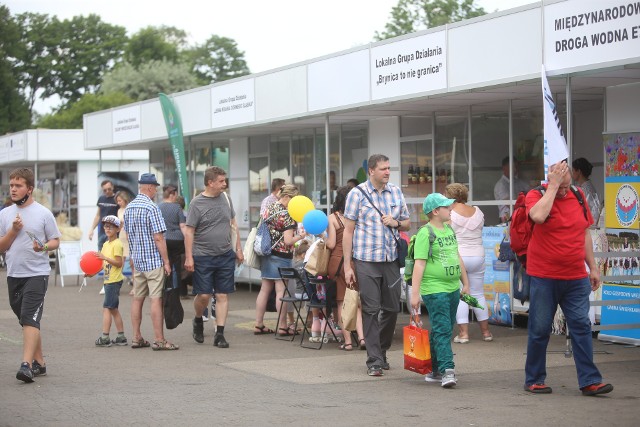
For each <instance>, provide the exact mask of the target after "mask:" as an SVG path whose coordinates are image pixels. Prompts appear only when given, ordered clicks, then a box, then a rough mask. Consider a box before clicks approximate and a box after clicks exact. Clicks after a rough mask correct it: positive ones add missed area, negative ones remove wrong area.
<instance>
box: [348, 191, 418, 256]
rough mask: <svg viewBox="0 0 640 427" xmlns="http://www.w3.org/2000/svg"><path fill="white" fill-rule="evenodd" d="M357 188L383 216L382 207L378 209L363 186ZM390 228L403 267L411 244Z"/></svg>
mask: <svg viewBox="0 0 640 427" xmlns="http://www.w3.org/2000/svg"><path fill="white" fill-rule="evenodd" d="M356 188H357V189H358V190H360V191H361V192H362V194H364V197H366V198H367V200H369V203H371V206H373V208H374V209H375V210H377V211H378V213H379V214H380V217H381V218H382V212H380V209H378V208H377V206H376V205H375V203H373V200H371V197H369V195H368V194H367V193H366V192H365V191H364V190H363V189H362V187H360V186H356ZM396 221H397V220H396ZM398 222H399V221H398ZM389 228H390V229H391V234H392V235H393V238H394V239H395V240H396V247H397V249H398V260H397V261H398V264H400V268H402V267H404V262H405V259H406V258H407V255H408V254H409V245H408V244H407V242H406V240H404V239H403V238H401V237H396V234H395V233H394V232H393V230H394V229H393V228H392V227H389Z"/></svg>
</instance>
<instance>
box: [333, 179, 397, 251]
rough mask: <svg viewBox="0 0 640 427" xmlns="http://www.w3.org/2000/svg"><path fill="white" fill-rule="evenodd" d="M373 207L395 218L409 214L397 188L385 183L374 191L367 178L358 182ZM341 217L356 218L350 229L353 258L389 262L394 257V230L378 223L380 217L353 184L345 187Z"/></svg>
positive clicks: (380, 221)
mask: <svg viewBox="0 0 640 427" xmlns="http://www.w3.org/2000/svg"><path fill="white" fill-rule="evenodd" d="M359 187H360V188H362V189H363V190H364V191H365V192H367V194H368V195H369V197H370V198H371V200H373V203H375V205H376V207H377V208H378V209H380V211H381V212H382V213H383V214H385V215H389V214H391V215H392V216H393V218H395V219H396V220H398V221H403V220H405V219H408V218H409V211H408V210H407V204H406V203H405V201H404V196H403V195H402V191H401V190H400V188H398V187H397V186H395V185H393V184H387V185H386V186H385V187H384V188H383V189H382V192H378V190H376V189H375V188H373V185H372V184H371V182H370V181H369V180H367V181H366V182H364V183H362V184H360V185H359ZM344 217H345V218H347V219H350V220H352V221H356V227H355V230H354V232H353V258H355V259H357V260H360V261H369V262H391V261H395V260H396V259H397V258H398V250H397V248H396V244H397V243H396V240H395V238H394V233H395V235H396V237H398V238H399V237H400V236H399V235H398V232H397V231H395V230H391V228H389V227H387V226H386V225H384V224H383V223H382V218H380V214H379V213H378V211H376V209H375V208H374V207H373V206H371V203H370V202H369V200H367V198H366V197H365V196H364V194H362V192H361V191H360V190H358V189H356V188H354V189H353V190H351V191H349V194H348V195H347V203H346V206H345V210H344Z"/></svg>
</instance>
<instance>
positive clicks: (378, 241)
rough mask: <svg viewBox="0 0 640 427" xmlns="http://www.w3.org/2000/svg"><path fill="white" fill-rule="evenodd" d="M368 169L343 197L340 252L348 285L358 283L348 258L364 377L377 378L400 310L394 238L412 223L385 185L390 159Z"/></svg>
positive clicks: (372, 162) (372, 160)
mask: <svg viewBox="0 0 640 427" xmlns="http://www.w3.org/2000/svg"><path fill="white" fill-rule="evenodd" d="M368 169H369V179H368V180H367V181H366V182H364V183H363V184H360V185H359V186H358V187H356V188H354V189H353V190H351V191H350V192H349V195H348V196H347V204H346V207H345V211H344V218H345V221H344V226H345V229H344V234H343V236H342V248H343V252H344V274H345V278H346V281H347V284H352V283H354V282H355V281H356V274H355V272H354V271H353V268H352V266H351V258H352V257H353V258H354V259H355V262H354V265H355V270H356V272H357V275H358V277H357V281H358V286H359V287H360V300H361V302H362V322H363V325H364V335H365V342H366V345H367V374H368V375H370V376H375V377H379V376H382V375H383V372H382V370H383V369H384V370H388V369H389V363H388V362H387V350H388V349H389V348H390V347H391V340H392V339H393V332H394V330H395V328H396V319H397V317H398V311H399V310H400V288H401V287H402V283H401V279H400V265H399V264H398V262H397V259H398V250H397V247H396V238H400V236H399V231H400V230H408V229H409V228H410V221H409V211H408V210H407V205H406V203H405V201H404V196H403V195H402V191H401V190H400V188H398V187H397V186H395V185H393V184H390V183H389V174H390V166H389V158H388V157H387V156H385V155H384V154H374V155H372V156H371V157H369V162H368ZM376 208H377V210H376ZM378 211H380V212H378ZM352 249H353V255H352Z"/></svg>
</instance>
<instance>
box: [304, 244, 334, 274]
mask: <svg viewBox="0 0 640 427" xmlns="http://www.w3.org/2000/svg"><path fill="white" fill-rule="evenodd" d="M329 257H331V250H330V249H327V247H326V246H325V244H324V241H322V240H321V241H319V242H318V243H317V244H316V246H315V248H314V249H313V252H312V253H311V256H310V257H309V261H307V264H306V265H305V266H304V269H305V270H307V273H309V274H311V275H312V276H316V277H317V276H325V275H326V274H327V273H328V267H329Z"/></svg>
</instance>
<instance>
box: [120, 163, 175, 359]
mask: <svg viewBox="0 0 640 427" xmlns="http://www.w3.org/2000/svg"><path fill="white" fill-rule="evenodd" d="M138 184H139V186H138V188H139V190H138V191H139V193H138V196H137V197H136V198H135V199H133V201H132V202H131V203H129V205H127V209H125V211H124V228H125V231H126V232H127V235H128V236H129V253H130V254H131V259H132V260H133V267H134V269H135V272H134V281H133V302H132V303H131V325H132V327H133V342H132V343H131V348H142V347H149V346H150V345H151V344H149V342H148V341H145V340H144V338H142V334H141V333H140V324H141V323H142V305H143V304H144V299H145V297H146V296H149V297H150V298H151V322H152V324H153V332H154V333H155V340H154V342H153V345H152V349H153V350H177V349H178V346H177V345H174V344H172V343H170V342H168V341H167V340H165V339H164V328H163V315H162V287H163V284H164V276H165V275H167V276H169V275H170V274H171V264H170V263H169V255H168V253H167V242H166V241H165V239H164V233H165V231H167V227H166V226H165V223H164V219H163V218H162V213H161V212H160V209H159V208H158V206H156V205H155V203H153V198H154V197H155V195H156V192H157V191H158V186H159V185H160V184H159V183H158V181H156V176H155V175H154V174H152V173H143V174H142V175H141V176H140V179H139V180H138Z"/></svg>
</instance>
